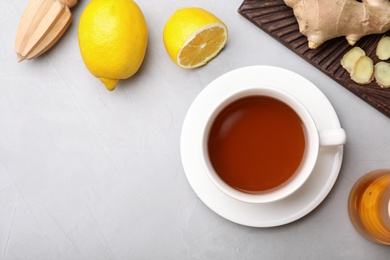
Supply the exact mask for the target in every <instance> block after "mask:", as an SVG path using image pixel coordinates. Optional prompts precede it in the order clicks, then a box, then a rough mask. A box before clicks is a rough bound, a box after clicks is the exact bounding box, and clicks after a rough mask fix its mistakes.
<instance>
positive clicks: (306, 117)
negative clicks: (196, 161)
mask: <svg viewBox="0 0 390 260" xmlns="http://www.w3.org/2000/svg"><path fill="white" fill-rule="evenodd" d="M256 95H258V96H266V97H271V98H274V99H277V100H279V101H282V102H283V103H285V104H287V105H288V106H289V107H290V108H292V109H293V110H294V111H295V112H296V114H297V115H298V116H299V117H300V119H301V121H302V123H303V125H304V129H305V143H306V147H305V152H304V155H303V158H302V161H301V165H300V167H298V170H297V171H298V172H296V173H294V176H293V177H292V179H291V180H289V182H287V183H286V184H285V185H280V186H279V187H278V188H276V189H273V190H270V191H267V192H264V193H260V194H252V193H245V192H243V191H239V190H237V189H235V188H233V187H231V186H229V185H228V184H226V183H225V182H224V181H223V180H222V179H221V178H220V177H219V175H218V174H217V173H216V172H215V170H214V168H213V166H212V163H211V162H210V159H209V156H208V137H209V131H210V128H211V126H212V124H213V121H214V120H215V118H216V117H217V116H218V114H219V113H220V112H221V111H222V110H223V109H224V108H225V107H226V106H227V105H229V104H230V103H232V102H234V101H236V100H238V99H241V98H244V97H248V96H256ZM201 127H202V129H203V131H202V133H203V136H202V142H203V143H202V151H201V157H202V163H203V167H204V168H205V170H206V173H207V175H208V177H209V178H210V179H211V181H212V182H213V183H214V184H215V186H216V187H217V188H218V189H220V190H221V191H222V192H224V193H225V194H227V195H228V196H230V197H232V198H235V199H237V200H239V201H243V202H249V203H268V202H273V201H277V200H280V199H283V198H286V197H288V196H289V195H291V194H292V193H294V192H295V191H297V190H298V189H299V188H300V187H301V186H302V185H303V184H304V183H305V182H306V180H307V179H308V178H309V176H310V174H311V173H312V171H313V169H314V166H315V164H316V162H317V159H318V153H319V148H320V147H321V146H334V145H343V144H344V143H345V142H346V134H345V131H344V129H342V128H336V129H327V130H321V131H319V130H318V129H317V126H316V124H315V122H314V120H313V118H312V116H311V115H310V113H309V111H308V110H307V109H306V108H305V106H304V105H303V104H302V103H301V102H300V101H299V100H297V99H296V98H295V97H293V96H292V95H290V94H289V93H287V92H285V91H283V90H280V89H277V88H271V87H247V88H245V89H241V90H239V91H237V92H233V93H230V94H229V95H227V96H225V97H222V98H220V99H219V100H217V101H216V105H215V106H214V108H213V109H211V111H210V113H209V114H208V116H207V119H206V120H205V124H204V125H203V126H201Z"/></svg>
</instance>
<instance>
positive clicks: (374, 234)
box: [348, 169, 390, 245]
mask: <svg viewBox="0 0 390 260" xmlns="http://www.w3.org/2000/svg"><path fill="white" fill-rule="evenodd" d="M348 211H349V216H350V218H351V221H352V223H353V224H354V226H355V228H356V229H357V230H358V231H359V233H360V234H362V235H363V236H364V237H365V238H367V239H368V240H371V241H373V242H376V243H379V244H385V245H390V169H380V170H375V171H372V172H369V173H367V174H365V175H364V176H362V177H361V178H360V179H359V180H358V181H357V182H356V183H355V185H354V186H353V188H352V190H351V193H350V194H349V199H348Z"/></svg>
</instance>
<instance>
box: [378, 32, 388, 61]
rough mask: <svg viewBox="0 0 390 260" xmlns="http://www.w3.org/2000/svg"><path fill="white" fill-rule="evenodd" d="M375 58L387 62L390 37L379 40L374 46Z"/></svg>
mask: <svg viewBox="0 0 390 260" xmlns="http://www.w3.org/2000/svg"><path fill="white" fill-rule="evenodd" d="M376 56H378V58H379V59H381V60H388V59H389V58H390V37H389V36H385V37H383V38H382V39H380V40H379V42H378V45H377V46H376Z"/></svg>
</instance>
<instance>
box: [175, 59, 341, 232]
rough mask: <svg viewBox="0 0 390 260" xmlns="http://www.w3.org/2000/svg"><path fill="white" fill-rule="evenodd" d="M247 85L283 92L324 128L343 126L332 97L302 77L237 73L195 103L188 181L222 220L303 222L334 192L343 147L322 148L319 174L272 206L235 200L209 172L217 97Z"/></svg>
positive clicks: (189, 126)
mask: <svg viewBox="0 0 390 260" xmlns="http://www.w3.org/2000/svg"><path fill="white" fill-rule="evenodd" d="M245 86H268V87H275V88H279V89H282V90H284V91H286V92H288V93H290V94H291V95H293V96H295V97H296V98H297V99H298V100H300V101H301V102H302V103H303V104H304V105H305V106H306V107H307V108H308V110H309V112H310V113H311V115H312V116H313V118H314V121H315V123H316V124H317V127H318V129H319V130H325V129H332V128H339V127H340V122H339V120H338V117H337V114H336V112H335V110H334V109H333V106H332V105H331V103H330V102H329V101H328V99H327V98H326V96H325V95H324V94H323V93H322V92H321V91H320V90H319V89H318V88H317V87H316V86H315V85H313V84H312V83H311V82H310V81H308V80H307V79H305V78H303V77H302V76H300V75H298V74H296V73H294V72H291V71H288V70H285V69H282V68H277V67H270V66H252V67H244V68H241V69H237V70H234V71H231V72H229V73H226V74H224V75H222V76H221V77H219V78H217V79H216V80H214V81H213V82H211V83H210V84H209V85H208V86H207V87H206V88H205V89H204V90H203V91H202V92H201V93H200V94H199V95H198V96H197V97H196V99H195V100H194V102H193V103H192V105H191V107H190V108H189V110H188V112H187V116H186V118H185V120H184V123H183V128H182V133H181V144H180V145H181V147H180V149H181V157H182V163H183V167H184V171H185V173H186V176H187V179H188V181H189V183H190V185H191V187H192V188H193V190H194V191H195V193H196V194H197V195H198V196H199V198H200V199H201V200H202V201H203V202H204V203H205V204H206V205H207V206H208V207H209V208H210V209H212V210H213V211H214V212H216V213H217V214H219V215H220V216H222V217H224V218H226V219H228V220H230V221H233V222H235V223H238V224H242V225H246V226H253V227H272V226H280V225H284V224H287V223H290V222H292V221H295V220H297V219H299V218H302V217H303V216H305V215H306V214H308V213H309V212H311V211H312V210H313V209H315V208H316V207H317V206H318V205H319V204H320V203H321V202H322V201H323V200H324V198H325V197H326V196H327V195H328V193H329V192H330V190H331V189H332V187H333V185H334V183H335V181H336V179H337V177H338V174H339V171H340V167H341V163H342V158H343V146H342V145H340V146H333V147H327V148H321V149H320V152H319V159H318V162H317V164H316V166H315V168H314V172H313V173H312V175H311V176H310V178H309V179H308V180H307V182H306V183H305V184H304V186H302V187H301V188H300V189H299V190H298V191H297V192H295V193H294V194H292V195H291V196H290V197H288V198H286V199H283V200H280V201H277V202H272V203H268V204H252V203H245V202H241V201H238V200H235V199H233V198H231V197H229V196H227V195H226V194H225V193H223V192H221V191H220V190H219V189H218V188H217V187H216V186H215V185H214V184H213V183H212V182H211V180H210V179H209V177H208V176H207V175H206V173H205V172H204V170H203V167H202V164H201V161H200V160H201V158H200V152H199V151H200V149H201V148H200V145H201V143H202V142H201V136H202V135H201V134H202V133H201V129H200V127H199V126H200V125H201V122H203V120H205V119H206V114H207V111H208V109H209V108H211V107H212V106H213V101H214V99H215V97H218V96H220V95H226V94H228V93H229V92H230V91H236V90H238V89H240V88H242V87H245Z"/></svg>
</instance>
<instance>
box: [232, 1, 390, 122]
mask: <svg viewBox="0 0 390 260" xmlns="http://www.w3.org/2000/svg"><path fill="white" fill-rule="evenodd" d="M238 13H240V14H241V15H242V16H244V17H245V18H247V19H248V20H249V21H251V22H252V23H253V24H255V25H256V26H258V27H259V28H260V29H262V30H263V31H265V32H266V33H268V34H269V35H271V36H272V37H273V38H275V39H276V40H278V41H279V42H280V43H282V44H283V45H285V46H286V47H288V48H289V49H290V50H292V51H293V52H295V53H296V54H298V55H299V56H300V57H302V58H303V59H305V60H306V61H308V62H309V63H310V64H312V65H313V66H315V67H316V68H318V69H319V70H321V71H322V72H323V73H325V74H326V75H328V76H329V77H331V78H332V79H334V80H335V81H336V82H338V83H339V84H340V85H342V86H343V87H345V88H347V89H348V90H349V91H351V92H352V93H354V94H355V95H357V96H358V97H360V98H361V99H362V100H364V101H366V102H367V103H368V104H370V105H371V106H373V107H374V108H376V109H377V110H378V111H380V112H382V113H383V114H385V115H386V116H387V117H390V88H389V89H385V88H381V87H379V86H378V84H377V83H376V82H375V81H373V82H371V83H369V84H366V85H359V84H357V83H355V82H353V81H352V80H351V79H350V76H349V73H348V72H347V71H345V69H344V68H343V67H342V66H341V65H340V60H341V58H342V56H343V55H344V54H345V53H346V52H347V51H348V50H349V49H350V48H351V46H349V45H348V43H347V41H346V40H345V38H344V37H340V38H337V39H333V40H329V41H327V42H325V43H324V44H323V45H321V46H320V47H319V48H317V49H314V50H312V49H309V47H308V45H307V38H306V36H304V35H302V34H301V33H300V32H299V29H298V23H297V20H296V18H295V16H294V14H293V11H292V9H291V8H290V7H288V6H287V5H285V4H284V1H283V0H244V2H243V3H242V4H241V6H240V7H239V9H238ZM382 36H383V35H382V34H381V35H370V36H366V37H364V38H362V39H361V40H360V41H358V42H357V43H356V45H355V46H359V47H361V48H362V49H363V50H364V51H365V52H366V54H367V56H369V57H371V58H372V59H373V61H374V63H376V62H379V59H378V58H377V57H376V55H375V50H376V46H377V43H378V41H379V40H380V38H382Z"/></svg>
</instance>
